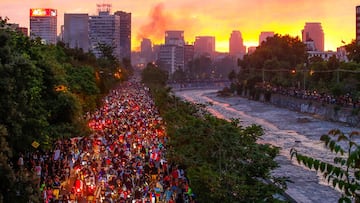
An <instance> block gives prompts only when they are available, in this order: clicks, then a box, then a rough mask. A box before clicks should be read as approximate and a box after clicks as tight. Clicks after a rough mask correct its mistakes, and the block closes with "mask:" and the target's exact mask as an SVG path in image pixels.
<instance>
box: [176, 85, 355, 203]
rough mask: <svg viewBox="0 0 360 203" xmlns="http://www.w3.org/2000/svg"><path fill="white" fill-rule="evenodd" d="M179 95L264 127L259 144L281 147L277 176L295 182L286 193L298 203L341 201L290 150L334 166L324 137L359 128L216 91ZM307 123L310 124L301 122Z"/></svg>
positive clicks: (222, 115)
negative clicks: (221, 96)
mask: <svg viewBox="0 0 360 203" xmlns="http://www.w3.org/2000/svg"><path fill="white" fill-rule="evenodd" d="M175 94H176V95H177V96H179V97H181V98H183V99H186V100H188V101H191V102H196V103H209V102H210V103H212V105H209V106H208V110H209V111H210V112H211V113H212V114H214V115H215V116H217V117H219V118H223V119H230V118H238V119H240V121H241V124H242V125H243V126H248V125H251V124H258V125H261V126H262V127H263V129H264V132H265V134H264V135H263V136H262V137H261V139H260V140H259V142H260V143H269V144H272V145H275V146H278V147H280V148H281V151H280V155H279V156H278V157H277V158H276V160H277V162H278V163H279V165H280V167H279V168H278V169H276V170H274V171H273V174H274V175H275V176H286V177H289V179H290V180H291V181H292V182H293V183H288V184H287V186H288V189H287V191H286V193H287V194H288V195H289V196H291V197H292V198H293V199H294V200H295V201H296V202H299V203H300V202H301V203H308V202H309V203H322V202H326V203H327V202H329V203H331V202H338V199H339V197H340V196H341V193H340V192H339V191H338V190H336V189H333V188H332V187H330V186H329V185H328V183H327V181H326V180H324V179H323V178H322V176H321V175H320V174H317V173H316V172H315V171H311V170H309V169H307V168H305V167H303V166H301V165H299V164H297V161H295V159H293V160H291V159H290V149H291V148H296V149H297V150H298V151H299V152H301V153H302V154H306V155H309V156H311V157H314V158H317V159H320V160H323V161H327V162H329V163H333V161H332V160H333V158H334V155H333V154H332V153H330V152H329V151H328V150H327V149H326V148H324V144H323V143H322V142H321V141H320V136H321V135H323V134H327V133H328V132H329V131H330V130H331V129H340V130H341V131H343V132H344V133H349V132H352V131H360V129H359V128H352V127H349V126H346V125H344V124H341V123H334V122H328V121H323V120H319V119H316V118H314V117H312V116H311V115H308V114H302V113H299V112H294V111H291V110H288V109H285V108H279V107H276V106H273V105H271V104H265V103H262V102H256V101H252V100H248V99H246V98H240V97H232V98H219V97H216V90H183V91H177V92H175ZM304 120H306V122H299V121H304Z"/></svg>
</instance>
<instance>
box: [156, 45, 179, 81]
mask: <svg viewBox="0 0 360 203" xmlns="http://www.w3.org/2000/svg"><path fill="white" fill-rule="evenodd" d="M158 57H159V58H158V61H159V63H160V67H161V68H163V69H164V70H165V71H167V72H168V73H169V74H170V75H171V74H173V73H174V72H175V71H176V70H178V69H179V70H184V46H178V45H172V44H164V45H161V46H160V50H159V53H158Z"/></svg>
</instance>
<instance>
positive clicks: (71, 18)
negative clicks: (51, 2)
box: [63, 13, 89, 52]
mask: <svg viewBox="0 0 360 203" xmlns="http://www.w3.org/2000/svg"><path fill="white" fill-rule="evenodd" d="M63 37H64V43H65V44H67V45H68V46H69V47H70V48H81V49H82V50H83V51H84V52H87V51H89V15H88V14H69V13H65V14H64V35H63Z"/></svg>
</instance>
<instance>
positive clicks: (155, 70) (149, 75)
mask: <svg viewBox="0 0 360 203" xmlns="http://www.w3.org/2000/svg"><path fill="white" fill-rule="evenodd" d="M167 79H168V75H167V73H166V72H165V71H163V70H162V69H160V68H159V67H158V66H157V65H155V64H153V63H148V64H147V66H146V68H145V69H144V70H143V71H142V73H141V80H142V82H143V83H146V84H149V85H156V86H164V85H165V84H166V82H167Z"/></svg>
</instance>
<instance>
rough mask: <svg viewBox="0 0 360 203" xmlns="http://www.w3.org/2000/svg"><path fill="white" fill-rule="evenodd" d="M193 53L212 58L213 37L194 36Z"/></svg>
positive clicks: (213, 52)
mask: <svg viewBox="0 0 360 203" xmlns="http://www.w3.org/2000/svg"><path fill="white" fill-rule="evenodd" d="M194 54H195V55H196V56H200V55H208V56H210V57H211V58H212V57H213V56H214V54H215V37H213V36H196V37H195V42H194Z"/></svg>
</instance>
